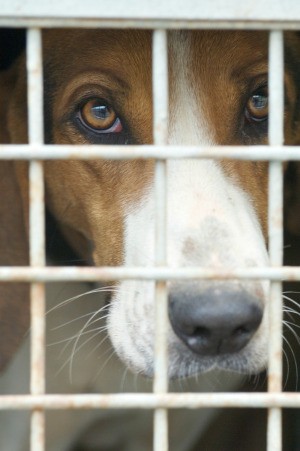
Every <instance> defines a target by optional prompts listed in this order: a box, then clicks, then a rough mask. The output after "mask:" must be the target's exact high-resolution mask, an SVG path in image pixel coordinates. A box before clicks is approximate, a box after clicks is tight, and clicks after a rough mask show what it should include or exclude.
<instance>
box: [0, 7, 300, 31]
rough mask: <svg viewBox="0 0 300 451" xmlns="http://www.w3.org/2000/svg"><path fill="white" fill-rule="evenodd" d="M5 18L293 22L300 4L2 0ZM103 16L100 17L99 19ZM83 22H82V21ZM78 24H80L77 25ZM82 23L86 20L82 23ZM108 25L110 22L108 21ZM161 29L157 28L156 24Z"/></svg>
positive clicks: (295, 19) (137, 21)
mask: <svg viewBox="0 0 300 451" xmlns="http://www.w3.org/2000/svg"><path fill="white" fill-rule="evenodd" d="M0 14H1V15H2V17H3V18H11V19H12V18H13V19H14V20H15V21H16V19H17V18H20V19H23V20H26V19H37V20H39V22H38V24H39V25H40V20H41V19H47V20H49V21H50V20H51V21H52V22H54V23H56V21H57V20H60V21H61V25H62V26H67V24H68V23H69V22H70V21H74V20H76V19H77V20H78V21H80V22H81V21H82V20H83V21H84V20H86V21H92V20H93V19H94V18H96V20H98V21H100V22H102V21H103V22H104V21H105V20H108V21H111V22H113V21H115V20H116V21H120V23H121V24H122V21H121V19H123V20H124V19H125V20H126V21H127V22H128V21H129V22H130V23H132V24H135V23H139V22H140V21H142V22H148V21H152V22H155V23H156V24H158V25H159V26H161V22H162V21H164V22H167V23H168V22H172V23H177V22H178V21H180V22H181V21H189V22H193V21H195V20H198V21H200V22H206V23H209V24H211V23H213V24H214V26H215V21H222V22H228V21H229V22H230V21H232V22H235V23H236V22H246V23H247V22H248V21H250V22H252V21H253V22H257V23H258V24H259V23H261V22H267V23H270V22H280V23H281V24H282V23H285V22H287V23H290V22H296V21H297V18H299V19H300V4H299V1H298V0H285V1H284V2H274V1H272V0H265V1H264V2H259V1H257V2H253V0H244V1H243V2H241V1H239V0H227V1H226V2H224V1H223V0H214V1H213V2H209V1H207V2H204V3H203V2H199V1H197V0H174V1H173V2H171V3H170V2H169V1H167V0H165V1H164V0H160V1H152V2H149V1H140V2H136V1H135V0H127V2H126V7H124V1H123V0H114V2H113V7H112V4H111V1H110V0H101V2H99V1H97V0H85V2H82V1H80V0H61V1H59V2H36V0H26V2H24V0H1V13H0ZM99 18H100V20H99ZM80 22H79V23H80ZM76 25H77V24H76ZM80 25H82V22H81V23H80ZM106 26H107V24H106ZM155 28H157V27H155Z"/></svg>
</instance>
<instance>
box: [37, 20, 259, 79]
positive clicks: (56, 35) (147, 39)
mask: <svg viewBox="0 0 300 451" xmlns="http://www.w3.org/2000/svg"><path fill="white" fill-rule="evenodd" d="M43 40H44V56H45V60H46V63H48V64H51V65H55V66H57V67H60V68H61V70H62V71H65V70H67V68H69V69H70V70H73V71H74V70H76V67H79V68H82V66H83V65H84V64H86V65H87V66H90V65H91V64H93V65H94V66H97V65H101V67H103V66H104V67H105V66H109V67H112V68H113V69H117V68H119V69H120V68H122V70H124V71H125V72H126V68H130V66H131V65H134V66H135V67H142V68H145V63H146V64H147V65H150V64H151V32H150V31H148V30H73V29H72V30H45V31H44V36H43ZM187 41H188V45H189V48H190V53H189V57H190V61H191V63H192V64H193V66H194V67H195V68H196V69H197V70H196V73H197V74H199V75H201V74H202V73H203V72H204V70H205V71H206V72H207V67H211V66H213V67H214V69H215V71H216V70H217V69H218V67H220V66H221V67H222V70H224V68H226V67H232V66H235V65H236V64H238V62H239V61H241V62H243V63H244V64H245V65H247V63H249V64H250V63H251V61H253V59H255V58H262V57H264V58H267V33H265V32H255V33H254V32H252V31H248V32H247V31H237V32H235V31H203V30H200V31H182V32H172V31H171V32H169V43H170V48H171V49H172V48H174V42H175V47H181V46H183V47H186V42H187ZM62 53H63V55H64V58H61V54H62ZM170 63H171V66H172V57H171V60H170ZM149 67H150V66H149Z"/></svg>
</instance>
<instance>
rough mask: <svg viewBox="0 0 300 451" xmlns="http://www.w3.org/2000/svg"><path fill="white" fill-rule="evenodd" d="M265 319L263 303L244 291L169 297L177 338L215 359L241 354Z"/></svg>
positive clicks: (192, 292) (189, 292) (218, 290)
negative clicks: (223, 355) (231, 354)
mask: <svg viewBox="0 0 300 451" xmlns="http://www.w3.org/2000/svg"><path fill="white" fill-rule="evenodd" d="M262 316H263V309H262V307H261V302H260V301H259V300H258V299H257V298H255V297H254V296H252V295H251V294H249V293H248V292H246V291H245V290H241V289H233V290H231V289H228V287H226V288H225V289H222V288H215V287H214V288H211V289H208V290H206V291H205V292H204V293H201V294H196V292H195V290H189V289H188V290H187V291H186V292H183V290H182V289H181V290H178V291H176V292H173V293H172V292H171V293H170V295H169V318H170V321H171V324H172V327H173V329H174V331H175V333H176V334H177V336H178V337H179V338H180V339H181V340H182V341H183V342H184V343H185V344H186V345H187V346H188V347H189V348H190V349H191V350H192V351H194V352H196V353H197V354H199V355H202V356H215V355H219V354H228V353H234V352H238V351H239V350H240V349H242V348H243V347H244V346H246V344H247V343H248V342H249V340H250V339H251V337H252V336H253V334H254V333H255V331H256V330H257V329H258V327H259V325H260V323H261V320H262Z"/></svg>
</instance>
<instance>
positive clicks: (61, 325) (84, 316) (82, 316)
mask: <svg viewBox="0 0 300 451" xmlns="http://www.w3.org/2000/svg"><path fill="white" fill-rule="evenodd" d="M105 309H108V305H104V306H103V307H101V309H99V310H94V311H93V312H89V313H85V314H84V315H81V316H78V317H77V318H73V319H71V320H70V321H67V322H66V323H62V324H59V325H58V326H55V327H53V328H52V329H51V331H54V330H58V329H61V328H62V327H64V326H67V325H68V324H71V323H74V322H76V321H79V320H80V319H82V318H86V317H87V316H91V315H93V314H94V313H96V312H98V313H101V312H103V310H105ZM107 316H108V315H105V316H102V317H101V318H106V317H107Z"/></svg>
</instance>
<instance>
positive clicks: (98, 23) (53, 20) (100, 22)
mask: <svg viewBox="0 0 300 451" xmlns="http://www.w3.org/2000/svg"><path fill="white" fill-rule="evenodd" d="M0 27H12V28H32V27H40V28H115V29H128V28H135V29H149V30H150V29H151V30H153V29H157V28H164V29H167V30H184V29H189V30H216V29H219V30H267V31H268V30H291V31H296V30H299V29H300V18H299V19H297V17H294V19H293V20H284V19H282V20H257V19H255V20H242V19H236V20H234V19H228V20H217V19H216V20H214V21H212V20H195V19H189V20H184V19H165V18H156V19H133V18H131V19H122V18H119V19H104V18H96V17H95V18H87V19H81V18H62V17H11V16H5V15H2V16H0Z"/></svg>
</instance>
